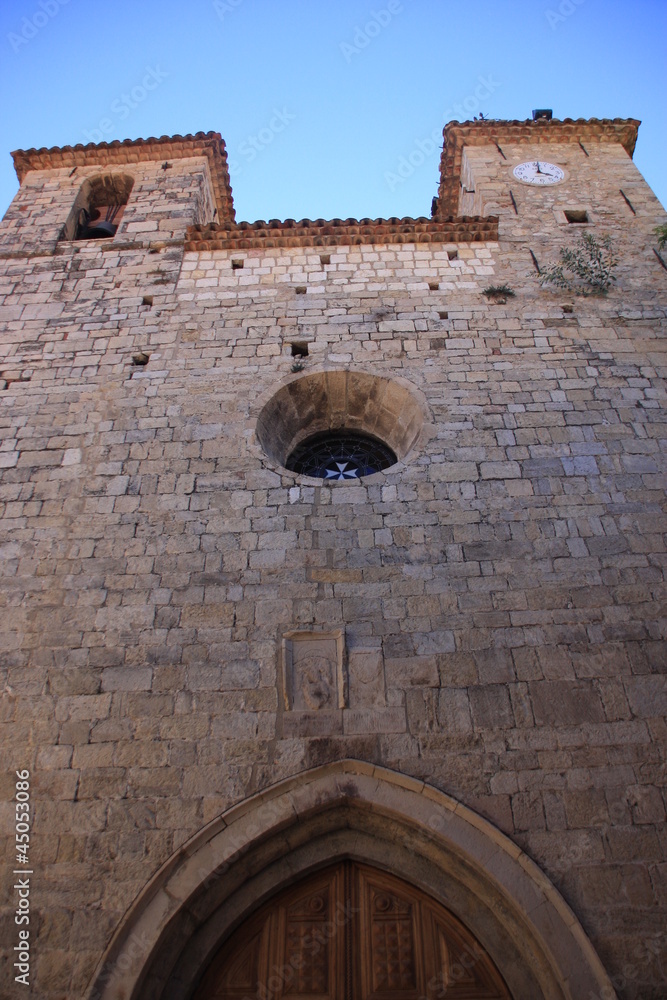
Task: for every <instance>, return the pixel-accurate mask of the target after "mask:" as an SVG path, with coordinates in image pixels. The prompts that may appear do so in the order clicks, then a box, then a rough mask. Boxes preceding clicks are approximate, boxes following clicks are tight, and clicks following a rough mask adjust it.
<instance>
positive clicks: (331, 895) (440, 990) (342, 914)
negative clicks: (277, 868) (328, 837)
mask: <svg viewBox="0 0 667 1000" xmlns="http://www.w3.org/2000/svg"><path fill="white" fill-rule="evenodd" d="M283 998H285V1000H511V995H510V993H509V991H508V989H507V987H506V986H505V984H504V982H503V979H502V977H501V975H500V973H499V972H498V970H497V969H496V967H495V965H494V964H493V962H492V961H491V959H490V957H489V956H488V955H487V954H486V952H485V951H484V949H483V948H482V947H481V946H480V945H479V944H478V942H477V941H476V940H475V938H474V937H473V936H472V935H471V934H470V932H469V931H468V930H467V929H466V928H465V927H464V926H463V925H462V924H461V923H460V922H459V921H458V920H457V919H456V918H455V917H454V916H453V915H452V914H451V913H450V912H449V911H448V910H446V909H445V908H444V907H443V906H441V905H440V904H439V903H436V902H435V900H433V899H431V898H430V897H429V896H428V895H427V894H426V893H424V892H422V891H421V890H419V889H415V888H414V887H413V886H410V885H408V883H406V882H404V881H402V880H401V879H398V878H395V877H394V876H392V875H388V874H386V873H385V872H381V871H379V870H378V869H375V868H370V867H368V866H366V865H360V864H356V863H354V862H352V861H343V862H340V863H339V864H337V865H335V866H333V867H331V868H327V869H325V870H324V871H321V872H318V873H317V874H316V875H312V876H310V877H309V878H307V879H304V880H303V881H301V882H299V883H298V884H297V885H295V886H292V887H290V888H289V889H287V890H284V891H283V892H282V893H281V894H280V895H278V896H277V897H275V898H274V899H272V900H271V901H270V902H269V903H267V904H265V905H264V906H263V907H262V908H261V909H260V910H259V911H258V912H257V913H256V914H254V916H252V917H251V918H250V919H249V920H248V921H246V923H245V924H243V925H242V926H241V927H240V928H239V929H238V930H237V931H236V932H235V933H234V934H233V935H232V937H231V938H230V940H229V941H228V942H227V943H226V944H225V945H224V946H223V947H222V948H221V949H220V951H219V952H218V954H217V955H216V956H215V957H214V959H213V961H212V962H211V964H210V966H209V968H208V970H207V971H206V973H205V975H204V977H203V979H202V981H201V983H200V985H199V988H198V989H197V992H196V993H195V996H194V1000H283Z"/></svg>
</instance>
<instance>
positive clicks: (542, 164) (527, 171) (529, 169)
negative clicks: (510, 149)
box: [513, 160, 565, 187]
mask: <svg viewBox="0 0 667 1000" xmlns="http://www.w3.org/2000/svg"><path fill="white" fill-rule="evenodd" d="M513 174H514V176H515V177H516V179H517V180H519V181H523V182H524V184H537V185H539V186H542V187H544V186H545V185H547V184H559V183H560V182H561V181H562V180H564V179H565V173H564V171H563V170H561V168H560V167H557V166H556V165H555V164H554V163H547V161H546V160H528V161H527V162H526V163H519V165H518V166H516V167H515V168H514V170H513Z"/></svg>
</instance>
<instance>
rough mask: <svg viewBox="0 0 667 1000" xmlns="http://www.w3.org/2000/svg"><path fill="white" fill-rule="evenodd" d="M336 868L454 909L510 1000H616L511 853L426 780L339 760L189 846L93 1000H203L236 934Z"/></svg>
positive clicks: (255, 801) (282, 787)
mask: <svg viewBox="0 0 667 1000" xmlns="http://www.w3.org/2000/svg"><path fill="white" fill-rule="evenodd" d="M340 864H344V865H353V866H354V865H356V866H357V867H359V868H360V870H361V869H363V870H364V871H365V870H366V869H372V871H373V872H374V873H375V874H373V878H374V879H376V881H377V879H380V880H381V879H384V878H386V879H389V880H391V879H396V880H398V881H400V883H401V884H402V885H403V886H404V889H403V890H402V891H403V892H404V893H407V895H408V897H409V898H410V899H413V901H414V900H415V899H422V900H423V899H426V900H427V903H426V905H427V906H431V907H435V911H434V912H437V913H441V911H440V910H439V909H438V907H442V908H443V909H444V910H445V911H447V913H448V914H449V915H450V916H451V919H452V920H453V921H455V924H453V925H452V926H455V927H456V928H458V927H461V928H463V929H464V931H465V933H466V934H468V935H470V938H471V940H472V941H473V942H475V943H476V944H475V947H477V948H478V949H479V951H480V952H481V954H483V955H484V956H486V958H488V961H489V963H490V964H489V966H488V967H489V968H491V969H495V971H496V972H497V974H498V976H500V980H497V981H496V988H498V989H499V988H500V987H499V986H498V983H499V982H500V983H502V984H503V986H504V987H505V988H506V990H507V993H506V994H505V995H503V994H502V993H501V994H500V996H501V997H503V1000H506V998H508V997H509V998H511V1000H579V998H580V997H584V996H586V997H587V996H589V995H590V994H591V993H592V994H593V995H603V996H609V997H613V996H614V992H613V988H612V987H611V984H610V981H609V978H608V976H607V975H606V973H605V970H604V968H603V967H602V965H601V963H600V961H599V959H598V957H597V955H596V954H595V951H594V949H593V947H592V946H591V944H590V942H589V941H588V939H587V937H586V935H585V933H584V931H583V929H582V928H581V926H580V925H579V923H578V921H577V919H576V917H575V916H574V914H573V913H572V911H571V910H570V909H569V908H568V907H567V905H566V903H565V902H564V900H563V899H562V898H561V896H560V895H559V894H558V892H557V891H556V889H555V888H554V887H553V885H552V884H551V883H550V882H549V880H548V879H547V878H546V876H545V875H544V874H543V873H542V872H541V871H540V870H539V869H538V868H537V867H536V866H535V865H534V864H533V862H532V861H531V860H530V859H529V858H528V857H526V856H525V855H524V854H523V853H522V852H521V851H520V850H519V849H518V848H517V847H516V845H515V844H514V843H513V842H512V841H510V840H509V839H508V838H507V837H505V836H504V835H503V834H501V833H500V832H499V831H498V830H497V829H496V828H495V827H493V826H492V824H490V823H488V822H487V821H486V820H483V819H482V818H481V817H479V816H477V815H476V814H475V813H473V812H472V811H470V810H469V809H467V808H466V807H464V806H462V805H461V804H460V803H458V802H456V801H455V800H453V799H451V798H450V797H449V796H447V795H445V794H444V793H442V792H439V791H438V790H436V789H434V788H431V787H429V786H427V785H424V784H423V783H422V782H419V781H416V780H414V779H411V778H408V777H406V776H405V775H400V774H395V773H394V772H392V771H388V770H386V769H383V768H378V767H373V766H372V765H369V764H366V763H364V762H361V761H342V762H337V763H334V764H329V765H326V766H324V767H321V768H316V769H314V770H313V771H307V772H304V773H302V774H300V775H297V776H295V777H294V778H292V779H289V780H286V781H284V782H281V783H280V784H278V785H275V786H273V787H271V788H268V789H266V790H264V791H263V792H261V793H259V794H258V795H256V796H254V797H253V798H252V799H250V800H246V801H244V802H242V803H240V804H239V805H238V806H236V807H234V808H232V809H230V810H228V811H227V812H226V813H225V814H223V815H222V816H221V817H219V819H217V820H215V821H214V822H213V823H211V824H209V826H208V827H207V828H205V829H204V830H202V831H201V832H200V833H199V834H198V835H197V836H196V837H194V838H193V839H192V840H191V841H190V842H189V843H188V844H186V845H184V846H183V847H182V848H181V850H180V851H179V852H178V853H177V854H176V855H175V856H174V857H173V858H172V859H171V860H170V861H169V862H168V863H167V864H166V865H164V866H163V868H162V870H161V871H160V872H159V873H158V874H157V875H156V876H155V878H154V879H153V880H152V881H151V883H150V884H149V885H148V886H147V887H146V889H145V890H144V892H143V894H142V896H141V897H140V898H139V899H138V900H137V901H136V903H135V904H134V906H133V907H132V909H131V910H130V911H129V913H128V915H127V916H126V918H125V919H124V921H123V924H122V925H121V927H119V929H118V932H117V933H116V935H115V937H114V939H113V941H112V942H111V944H110V946H109V948H108V949H107V953H106V955H105V956H104V959H103V960H102V962H101V963H100V966H99V968H98V970H97V972H96V975H95V977H94V980H93V982H92V983H91V986H90V989H89V991H88V994H87V1000H118V998H120V997H122V998H123V1000H195V998H196V1000H201V995H200V994H198V993H197V991H198V990H200V991H201V990H203V989H205V988H208V987H207V983H206V978H205V977H206V976H207V975H208V970H210V969H212V968H214V963H215V962H216V961H217V959H218V956H219V955H224V948H231V947H232V943H233V942H234V940H235V938H234V935H236V934H238V933H240V931H241V929H242V928H243V927H244V926H246V927H254V926H255V925H254V924H252V923H251V922H252V921H257V920H259V921H260V922H261V920H262V919H263V916H262V915H263V913H264V912H265V911H264V910H263V908H268V909H269V910H270V908H271V906H272V905H274V904H275V902H276V901H277V900H279V899H280V895H281V894H282V893H287V894H289V893H290V892H291V891H292V889H293V888H296V889H298V888H299V886H300V885H306V883H305V882H302V880H304V879H308V878H311V877H312V878H315V879H317V878H319V877H323V878H325V879H326V878H328V877H329V876H328V874H327V873H328V872H331V871H332V870H334V869H333V866H336V865H340ZM337 877H338V876H337ZM396 884H398V883H396ZM356 891H357V894H358V893H359V891H360V890H356ZM285 898H287V897H285ZM272 901H273V904H272ZM281 905H282V904H281ZM415 919H416V918H415ZM249 922H250V923H249ZM461 933H463V932H461ZM347 940H349V938H348V939H347ZM445 941H447V938H446V937H445ZM276 947H278V946H277V945H276ZM353 947H354V939H353ZM431 958H432V956H431ZM486 958H485V961H486ZM428 960H429V961H430V960H431V959H428ZM220 961H222V959H220ZM355 961H356V960H355V959H353V958H351V959H350V962H351V965H349V966H348V968H349V969H351V970H352V971H351V972H350V973H348V974H351V975H356V974H357V973H356V972H355V971H354V969H355V968H356V967H355V965H354V962H355ZM424 961H427V958H425V959H424ZM424 974H425V973H424ZM211 975H213V973H211ZM450 975H451V973H450ZM380 992H381V991H380ZM223 995H224V994H223ZM232 995H233V994H230V997H231V996H232ZM243 995H246V994H243ZM248 995H249V996H252V994H248ZM352 995H355V994H354V993H353V994H352ZM415 995H416V996H420V997H421V996H428V991H427V993H426V994H421V993H420V994H415ZM448 995H451V997H452V998H454V997H455V996H456V995H457V994H456V992H452V993H451V994H447V993H445V994H444V996H445V997H447V996H448ZM464 995H465V994H464ZM213 996H215V993H214V994H213ZM238 996H239V998H240V996H241V994H239V995H238ZM434 996H435V995H434ZM216 1000H219V998H218V997H216ZM263 1000H267V998H266V996H265V997H264V998H263Z"/></svg>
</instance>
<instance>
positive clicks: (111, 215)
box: [61, 174, 134, 240]
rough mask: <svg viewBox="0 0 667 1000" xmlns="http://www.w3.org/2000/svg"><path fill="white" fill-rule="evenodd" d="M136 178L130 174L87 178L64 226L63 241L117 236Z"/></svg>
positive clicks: (100, 175) (101, 175)
mask: <svg viewBox="0 0 667 1000" xmlns="http://www.w3.org/2000/svg"><path fill="white" fill-rule="evenodd" d="M133 186H134V179H133V178H132V177H130V176H129V175H128V174H99V175H98V176H96V177H88V178H87V179H86V180H85V181H84V182H83V184H82V185H81V187H80V188H79V193H78V194H77V196H76V199H75V201H74V205H73V206H72V210H71V212H70V214H69V216H68V218H67V222H66V223H65V225H64V227H63V232H62V237H61V238H62V239H63V240H95V239H111V238H112V237H113V236H115V235H116V232H117V230H118V226H119V225H120V222H121V219H122V217H123V212H124V211H125V206H126V205H127V202H128V199H129V197H130V193H131V191H132V187H133Z"/></svg>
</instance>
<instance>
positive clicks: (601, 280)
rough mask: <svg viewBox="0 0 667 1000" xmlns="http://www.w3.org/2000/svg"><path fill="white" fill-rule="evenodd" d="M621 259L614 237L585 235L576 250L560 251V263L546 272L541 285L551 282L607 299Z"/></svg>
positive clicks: (582, 235) (578, 292)
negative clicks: (597, 237)
mask: <svg viewBox="0 0 667 1000" xmlns="http://www.w3.org/2000/svg"><path fill="white" fill-rule="evenodd" d="M618 262H619V257H618V254H617V253H616V250H615V249H614V246H613V244H612V241H611V237H609V236H602V237H601V238H600V239H596V237H595V236H593V235H592V233H582V234H581V236H580V237H579V243H578V244H577V245H576V246H574V247H561V250H560V263H559V264H553V265H552V266H551V267H549V268H546V269H545V270H544V271H543V272H542V274H541V276H540V282H541V283H542V284H546V283H547V282H551V283H552V284H554V285H558V287H559V288H565V289H567V291H570V292H575V293H576V294H577V295H606V294H607V292H608V291H609V289H610V288H611V286H612V284H613V282H614V281H616V275H615V274H614V271H615V270H616V267H617V266H618Z"/></svg>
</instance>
